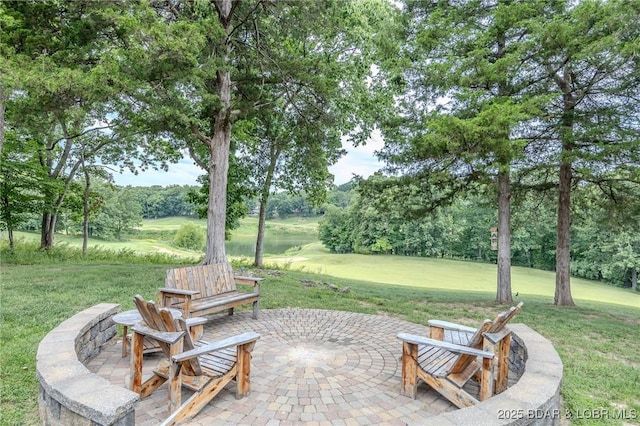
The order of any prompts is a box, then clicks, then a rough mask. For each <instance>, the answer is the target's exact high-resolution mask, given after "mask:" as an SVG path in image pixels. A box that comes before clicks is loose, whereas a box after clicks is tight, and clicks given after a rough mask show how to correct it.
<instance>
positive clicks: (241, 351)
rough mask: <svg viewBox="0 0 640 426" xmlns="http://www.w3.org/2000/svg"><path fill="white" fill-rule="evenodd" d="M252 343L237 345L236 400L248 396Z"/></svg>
mask: <svg viewBox="0 0 640 426" xmlns="http://www.w3.org/2000/svg"><path fill="white" fill-rule="evenodd" d="M253 344H254V342H251V343H248V344H244V345H239V346H238V350H237V351H238V352H237V363H238V364H237V366H238V374H237V376H236V399H240V398H242V397H244V396H247V395H249V390H250V387H251V349H253Z"/></svg>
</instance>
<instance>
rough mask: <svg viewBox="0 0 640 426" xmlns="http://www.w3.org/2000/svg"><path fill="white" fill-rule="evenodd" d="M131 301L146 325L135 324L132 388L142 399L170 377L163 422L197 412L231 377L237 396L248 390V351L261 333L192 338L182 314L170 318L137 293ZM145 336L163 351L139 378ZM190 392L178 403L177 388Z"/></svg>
mask: <svg viewBox="0 0 640 426" xmlns="http://www.w3.org/2000/svg"><path fill="white" fill-rule="evenodd" d="M135 303H136V306H137V308H138V310H139V311H140V315H141V316H142V318H143V320H144V323H145V324H142V323H141V324H137V325H135V326H134V327H133V329H132V331H133V336H132V340H133V342H132V351H131V355H132V356H131V390H133V391H134V392H137V393H138V394H139V395H140V397H141V398H144V397H146V396H148V395H150V394H151V393H153V392H154V391H155V390H156V389H158V388H159V387H160V386H161V385H162V384H163V383H164V382H166V381H168V382H169V395H168V400H169V401H168V403H169V417H168V418H167V419H166V420H165V421H164V423H162V424H163V425H173V424H177V423H179V422H182V421H184V420H187V419H189V418H191V417H193V416H195V415H196V414H198V413H199V412H200V410H201V409H202V408H203V407H204V406H205V405H206V404H208V403H209V401H211V400H212V399H213V398H214V397H215V396H216V395H217V394H218V393H220V391H221V390H222V389H223V388H224V387H225V386H226V385H227V384H228V383H229V382H230V381H231V380H234V379H235V381H236V398H242V397H243V396H246V395H247V394H248V393H249V389H250V377H249V376H250V371H251V351H252V350H253V347H254V345H255V342H256V341H257V340H258V339H259V338H260V335H259V334H257V333H254V332H247V333H242V334H239V335H235V336H232V337H229V338H226V339H223V340H219V341H216V342H213V343H207V342H204V341H197V342H194V341H193V340H192V339H191V335H190V334H189V330H188V329H187V325H186V322H185V320H184V319H183V318H176V319H174V318H173V317H172V315H171V313H170V312H169V311H168V310H166V309H159V308H158V307H157V305H156V304H155V303H154V302H152V301H150V302H145V301H144V299H143V298H142V297H141V296H139V295H138V296H136V297H135ZM145 338H149V339H154V340H155V341H157V342H158V344H159V346H160V349H161V350H162V352H164V354H165V355H166V359H165V360H163V361H161V362H160V364H159V365H158V366H157V368H156V369H155V370H154V371H153V375H152V376H151V377H150V378H148V379H147V380H146V381H144V383H143V382H142V361H143V349H144V340H145ZM182 386H184V387H186V388H188V389H191V390H193V391H194V393H193V395H192V396H191V397H190V398H189V399H187V400H186V401H185V402H182V395H181V387H182Z"/></svg>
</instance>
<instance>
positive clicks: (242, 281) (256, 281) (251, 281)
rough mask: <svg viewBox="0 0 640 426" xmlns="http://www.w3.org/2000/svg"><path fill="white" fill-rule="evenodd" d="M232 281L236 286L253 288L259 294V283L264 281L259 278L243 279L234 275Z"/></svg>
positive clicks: (243, 277)
mask: <svg viewBox="0 0 640 426" xmlns="http://www.w3.org/2000/svg"><path fill="white" fill-rule="evenodd" d="M234 279H235V281H236V284H240V285H251V286H253V287H254V288H255V289H256V293H260V281H262V280H264V278H260V277H245V276H242V275H236V276H235V277H234Z"/></svg>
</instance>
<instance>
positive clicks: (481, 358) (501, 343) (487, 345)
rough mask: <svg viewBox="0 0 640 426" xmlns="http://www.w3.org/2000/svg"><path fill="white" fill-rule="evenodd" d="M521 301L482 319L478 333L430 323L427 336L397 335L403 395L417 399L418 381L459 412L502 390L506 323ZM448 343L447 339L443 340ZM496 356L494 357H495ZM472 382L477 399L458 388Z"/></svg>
mask: <svg viewBox="0 0 640 426" xmlns="http://www.w3.org/2000/svg"><path fill="white" fill-rule="evenodd" d="M522 305H523V302H520V303H519V304H518V305H517V306H514V307H512V308H511V309H509V310H508V311H505V312H502V313H500V314H499V315H498V316H497V317H496V319H495V320H493V321H491V320H485V321H484V322H483V323H482V324H481V325H480V327H479V328H478V329H473V328H470V327H465V326H462V325H458V324H453V323H449V322H445V321H434V320H432V321H429V326H430V336H431V337H430V338H427V337H422V336H417V335H414V334H408V333H400V334H398V338H399V339H400V340H402V341H403V345H402V389H401V390H400V393H401V394H402V395H406V396H409V397H411V398H414V399H415V398H416V393H417V385H418V379H421V380H423V381H424V382H425V383H427V384H428V385H429V386H431V387H432V388H433V389H435V390H436V391H438V392H439V393H440V394H441V395H442V396H444V397H445V398H447V399H448V400H449V401H451V402H452V403H454V404H455V405H456V406H458V407H459V408H464V407H469V406H472V405H475V404H478V403H479V402H480V401H484V400H485V399H487V398H489V397H491V396H492V395H494V394H495V393H500V392H502V391H504V390H505V389H506V388H507V381H508V373H509V351H510V346H511V330H509V329H508V328H507V327H506V324H507V323H508V322H509V321H510V320H511V318H513V317H514V316H515V315H516V314H517V313H518V312H519V311H520V309H521V308H522ZM445 340H448V341H445ZM496 353H497V355H496ZM471 378H474V379H475V380H476V381H478V383H479V385H480V392H479V395H478V397H477V398H476V397H474V396H473V395H471V394H470V393H469V392H467V391H466V390H465V389H463V386H464V385H465V384H466V383H467V382H468V381H469V380H470V379H471Z"/></svg>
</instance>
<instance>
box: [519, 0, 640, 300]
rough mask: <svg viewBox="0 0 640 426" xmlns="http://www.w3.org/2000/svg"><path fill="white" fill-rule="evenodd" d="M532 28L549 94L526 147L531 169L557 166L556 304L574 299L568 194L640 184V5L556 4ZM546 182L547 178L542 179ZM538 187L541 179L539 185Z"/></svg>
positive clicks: (530, 129) (542, 84)
mask: <svg viewBox="0 0 640 426" xmlns="http://www.w3.org/2000/svg"><path fill="white" fill-rule="evenodd" d="M559 4H560V5H561V6H562V7H561V8H560V9H558V11H557V13H555V14H554V15H553V17H548V19H547V20H546V21H544V22H541V23H539V24H538V25H537V27H536V28H535V32H536V35H537V37H536V40H537V41H536V44H537V45H539V49H537V50H535V51H533V50H532V53H535V56H534V59H535V60H536V62H537V63H538V64H539V68H540V69H542V70H544V71H545V73H546V76H545V78H544V79H541V80H540V81H539V84H538V85H537V86H538V90H540V92H541V93H545V94H546V96H547V97H548V98H549V99H550V101H549V102H548V103H547V104H546V105H545V106H544V114H543V115H541V116H540V117H539V118H537V119H536V120H532V121H531V122H530V123H529V124H528V126H527V129H528V132H529V133H530V136H529V137H528V138H529V140H530V141H532V143H531V144H530V145H529V147H528V151H529V152H530V153H532V154H534V153H535V156H534V155H532V156H531V158H530V160H533V159H534V158H535V159H537V160H539V161H538V162H535V163H536V167H529V168H525V169H528V170H531V169H535V170H536V171H537V172H538V173H539V171H540V170H542V171H543V172H542V173H540V174H541V175H546V176H549V175H550V174H549V173H548V172H547V171H548V170H549V169H551V168H555V169H556V170H557V175H556V179H555V182H553V181H552V184H554V185H556V186H557V191H558V204H557V209H558V210H557V247H556V291H555V297H554V303H555V304H556V305H560V306H570V305H574V304H575V303H574V301H573V298H572V296H571V287H570V260H571V253H570V232H571V205H572V201H571V193H572V188H574V187H576V185H577V184H578V183H580V182H593V183H595V184H597V185H598V186H599V187H600V188H602V189H603V195H605V196H607V197H609V196H610V195H611V188H612V186H611V185H613V186H614V187H615V186H616V185H618V184H620V183H624V182H635V185H637V184H638V183H640V179H638V172H637V170H638V165H640V144H638V136H639V127H638V123H637V117H638V116H639V115H640V109H639V106H638V102H637V99H638V96H639V95H640V93H639V90H640V89H639V87H640V85H639V84H638V83H639V78H640V72H639V70H638V60H637V53H636V51H637V40H638V37H639V31H640V30H639V28H640V26H639V25H638V18H637V17H638V15H639V13H640V5H639V4H637V3H636V2H626V1H607V2H603V1H598V0H588V1H582V2H579V3H578V4H576V5H575V6H571V5H567V4H562V3H559ZM547 183H549V181H547ZM540 186H543V185H542V184H540Z"/></svg>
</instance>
